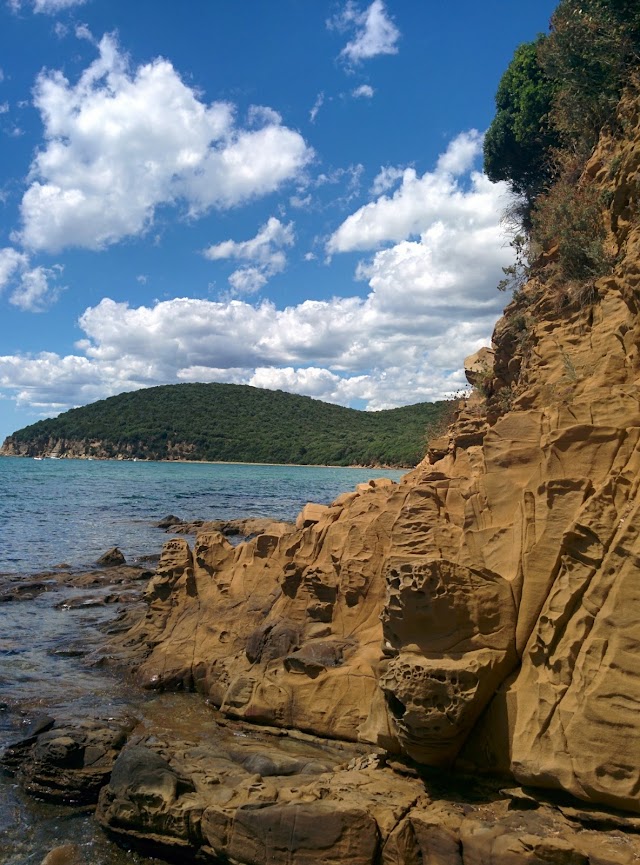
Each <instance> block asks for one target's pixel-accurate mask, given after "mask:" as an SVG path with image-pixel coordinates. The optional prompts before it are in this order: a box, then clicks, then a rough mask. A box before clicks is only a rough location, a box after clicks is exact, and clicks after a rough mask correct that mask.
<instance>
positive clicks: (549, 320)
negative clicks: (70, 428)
mask: <svg viewBox="0 0 640 865" xmlns="http://www.w3.org/2000/svg"><path fill="white" fill-rule="evenodd" d="M622 110H623V112H624V119H625V125H626V128H627V130H628V135H627V137H626V138H625V140H624V141H622V142H619V141H614V140H608V139H606V140H603V141H602V142H601V145H600V147H599V148H598V150H597V151H596V153H595V154H594V156H593V158H592V159H591V161H590V163H589V165H588V167H587V175H586V179H585V182H590V183H595V184H598V185H599V186H600V188H601V189H602V190H603V192H605V193H606V195H604V196H603V201H605V202H607V203H608V209H607V211H606V213H605V217H606V219H607V221H608V226H609V228H610V237H609V241H608V242H609V244H610V246H611V251H612V253H613V254H615V256H616V260H617V264H616V266H615V269H614V271H613V273H612V274H611V275H610V276H607V277H605V278H601V279H599V280H598V281H597V283H596V284H595V286H592V287H588V289H585V287H584V286H567V285H561V284H559V283H558V282H557V280H556V279H554V276H553V268H552V266H551V264H548V265H544V264H541V266H540V268H539V270H538V274H537V276H536V277H535V278H534V279H532V280H531V281H530V282H529V283H528V285H526V286H525V287H524V288H523V289H522V290H521V291H520V292H519V293H518V296H517V299H515V300H514V301H513V302H512V303H511V304H510V306H509V307H508V308H507V310H506V312H505V316H504V317H503V318H502V319H501V321H500V322H499V323H498V325H497V327H496V330H495V334H494V347H493V352H488V351H485V352H483V355H482V356H481V357H480V358H474V359H472V360H471V362H470V364H469V376H470V378H471V380H473V381H475V382H476V384H477V386H478V387H479V388H480V389H481V391H482V397H481V396H480V395H478V394H476V396H474V397H472V398H470V399H469V400H467V401H465V402H464V403H463V404H462V405H461V410H460V413H459V416H458V419H457V421H456V423H455V424H454V425H453V427H452V428H451V430H450V432H449V434H448V435H447V436H445V437H443V438H442V439H439V440H437V441H436V442H433V443H432V449H431V451H430V454H429V456H428V457H427V458H426V459H425V460H424V461H423V462H422V463H421V464H420V465H419V466H418V468H417V469H415V470H414V471H412V472H411V473H410V474H408V475H407V476H406V477H405V478H404V479H403V480H402V482H401V483H399V484H393V483H391V482H388V481H377V482H373V483H371V484H369V485H365V486H363V487H360V488H358V489H357V490H356V491H355V492H353V493H349V494H345V495H343V496H341V497H340V498H339V499H337V500H336V501H335V502H334V503H333V504H332V505H331V506H330V507H328V508H324V509H321V508H320V509H319V508H316V509H315V510H313V509H312V510H309V511H307V512H306V514H305V512H303V514H302V515H301V517H300V519H299V521H298V527H297V529H296V531H295V532H292V533H290V534H285V535H283V536H276V535H273V536H270V535H262V536H261V537H259V538H256V539H255V540H254V541H252V542H250V543H248V544H244V545H241V546H240V547H237V548H233V547H231V546H230V545H229V544H228V542H227V541H226V540H225V539H224V537H222V536H221V535H219V534H216V533H204V534H201V535H199V536H198V538H197V541H196V543H195V547H194V549H193V550H191V549H190V547H189V545H188V543H187V541H186V540H173V541H170V542H169V543H168V544H167V545H166V546H165V550H164V553H163V556H162V560H161V564H160V568H159V570H158V573H157V575H156V577H155V578H154V580H153V581H152V582H151V584H150V586H149V589H148V599H149V602H150V603H149V611H148V614H147V616H146V618H145V619H144V620H143V621H142V622H140V623H139V624H138V625H136V626H135V627H134V629H133V631H132V632H131V633H130V634H129V635H128V637H127V642H128V645H129V647H132V648H133V649H135V648H136V647H137V650H138V651H139V652H142V653H143V655H144V658H143V660H142V661H141V662H139V667H138V677H139V680H140V681H141V682H142V683H143V684H144V685H146V686H148V687H164V688H175V687H189V688H190V687H194V688H196V689H197V690H198V691H199V692H200V693H201V694H202V695H203V696H204V697H206V698H207V699H208V700H209V701H210V702H211V703H213V704H214V705H216V706H219V707H221V708H222V710H223V712H225V713H226V714H227V715H230V716H233V717H237V718H243V719H247V720H251V721H257V722H262V723H265V724H270V725H274V726H284V727H296V728H298V729H300V730H306V731H311V732H314V733H316V734H320V735H324V736H329V737H336V738H341V739H350V740H359V741H361V742H369V743H373V744H375V745H380V746H382V747H384V748H385V749H387V750H390V751H395V752H399V753H402V754H404V755H407V756H408V757H410V758H413V759H414V760H416V761H418V762H420V763H426V764H429V765H433V766H451V765H453V764H456V762H457V765H460V766H466V767H469V766H473V767H480V768H482V769H491V770H494V771H502V772H510V773H511V774H512V775H513V776H514V777H515V778H516V779H517V780H518V781H519V782H520V783H522V784H526V785H530V786H534V787H546V788H557V789H560V790H563V791H566V792H569V793H571V794H573V795H575V796H577V797H579V798H581V799H584V800H589V801H592V802H599V803H604V804H606V805H609V806H615V807H617V808H622V809H627V810H630V811H635V812H640V712H639V708H640V536H639V531H640V388H639V376H640V353H639V348H640V320H639V317H638V312H639V304H640V220H639V218H638V210H637V208H638V203H637V202H638V190H639V189H640V118H639V115H638V101H637V100H632V99H629V100H628V101H627V102H626V103H624V104H623V107H622ZM552 258H553V253H552V252H551V254H550V255H549V256H548V261H549V262H552ZM429 861H431V860H429ZM434 861H435V860H434ZM437 861H440V860H437ZM447 861H448V860H447ZM465 861H466V860H465ZM478 861H480V860H478ZM482 861H485V860H484V859H483V860H482ZM487 861H489V860H487ZM491 861H493V860H491ZM510 861H511V860H510ZM527 861H528V860H527ZM532 861H533V860H532ZM535 861H538V860H535ZM554 861H555V860H554ZM571 861H573V860H571Z"/></svg>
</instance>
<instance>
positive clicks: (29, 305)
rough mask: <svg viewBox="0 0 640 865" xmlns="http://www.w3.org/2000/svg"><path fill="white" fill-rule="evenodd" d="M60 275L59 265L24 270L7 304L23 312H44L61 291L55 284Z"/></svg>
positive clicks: (60, 268)
mask: <svg viewBox="0 0 640 865" xmlns="http://www.w3.org/2000/svg"><path fill="white" fill-rule="evenodd" d="M61 273H62V267H61V266H60V265H55V266H54V267H42V266H40V267H34V268H32V269H31V270H25V271H24V273H23V274H22V275H21V277H20V283H19V285H18V286H16V288H15V289H14V290H13V292H12V293H11V295H10V297H9V303H11V304H13V305H14V306H17V307H18V308H19V309H22V310H24V311H25V312H44V311H45V310H46V309H48V308H49V307H50V306H52V305H53V304H54V303H55V302H56V300H57V299H58V297H59V294H60V292H61V291H62V288H61V287H60V286H59V285H57V284H56V280H57V279H58V277H59V275H60V274H61Z"/></svg>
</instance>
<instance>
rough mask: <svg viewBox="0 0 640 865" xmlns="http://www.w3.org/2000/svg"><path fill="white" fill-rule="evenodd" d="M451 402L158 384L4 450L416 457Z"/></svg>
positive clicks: (366, 459)
mask: <svg viewBox="0 0 640 865" xmlns="http://www.w3.org/2000/svg"><path fill="white" fill-rule="evenodd" d="M450 407H451V403H449V402H437V403H417V404H416V405H410V406H405V407H402V408H397V409H390V410H388V411H380V412H364V411H358V410H356V409H350V408H344V407H342V406H338V405H331V404H329V403H325V402H321V401H319V400H315V399H311V398H310V397H306V396H298V395H296V394H291V393H285V392H283V391H272V390H263V389H261V388H255V387H249V386H248V385H234V384H175V385H164V386H161V387H151V388H146V389H144V390H138V391H134V392H132V393H123V394H119V395H118V396H113V397H110V398H109V399H104V400H100V401H99V402H95V403H92V404H91V405H87V406H83V407H82V408H75V409H71V410H70V411H67V412H65V413H64V414H61V415H59V416H58V417H57V418H53V419H50V420H42V421H38V422H37V423H34V424H31V425H30V426H28V427H24V429H21V430H18V431H17V432H15V433H14V434H13V435H12V436H10V437H9V438H8V439H7V441H6V442H5V445H4V448H3V451H4V452H5V453H10V452H13V453H21V454H25V455H29V456H35V455H46V454H47V453H48V452H49V451H50V450H51V449H52V446H53V443H54V442H59V443H60V444H59V452H60V454H61V455H64V454H65V453H67V454H73V455H76V456H79V455H81V454H84V455H87V456H90V455H95V456H107V457H117V456H126V457H129V458H131V457H137V458H139V459H167V458H170V459H176V458H184V459H189V460H220V461H233V462H269V463H303V464H310V465H321V464H330V465H393V466H413V465H415V464H416V463H417V462H419V461H420V460H421V459H422V457H423V456H424V453H425V450H426V443H427V434H428V430H429V428H434V427H436V426H438V425H441V424H442V423H443V422H444V417H445V414H447V413H448V412H449V410H450Z"/></svg>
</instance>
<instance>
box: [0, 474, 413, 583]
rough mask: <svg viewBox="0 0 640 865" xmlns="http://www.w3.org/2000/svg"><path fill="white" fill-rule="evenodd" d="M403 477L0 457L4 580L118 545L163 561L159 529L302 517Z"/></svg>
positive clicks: (130, 554)
mask: <svg viewBox="0 0 640 865" xmlns="http://www.w3.org/2000/svg"><path fill="white" fill-rule="evenodd" d="M402 474H403V472H400V471H384V470H381V469H345V468H317V467H315V466H314V467H309V466H261V465H235V464H234V465H226V464H225V465H222V464H205V463H160V462H116V461H103V460H67V459H61V460H52V459H44V460H34V459H28V458H22V457H0V572H17V573H33V572H36V571H40V570H45V569H47V568H51V567H52V566H54V565H56V564H59V563H61V562H65V563H67V564H69V565H71V566H72V567H76V566H78V567H82V566H86V565H90V564H92V563H94V562H95V561H96V559H97V558H98V557H99V556H100V555H101V554H102V553H103V552H104V551H105V550H107V549H109V547H113V546H118V547H120V549H121V550H122V552H123V553H124V554H125V556H126V558H127V561H132V560H134V559H135V558H136V556H140V555H143V554H148V553H153V552H158V551H159V549H160V546H161V545H162V542H163V541H164V540H166V536H165V535H164V533H163V532H161V531H160V530H159V529H157V528H155V527H154V523H157V522H158V521H159V520H161V519H162V518H163V517H164V516H166V515H167V514H175V515H176V516H178V517H181V518H182V519H184V520H193V519H205V520H218V519H221V520H222V519H233V518H236V517H249V516H253V517H274V518H277V519H282V520H291V519H294V518H295V515H296V514H297V513H298V511H299V510H300V508H301V507H302V506H303V505H304V504H306V502H308V501H314V502H322V503H328V502H330V501H331V500H332V499H334V498H335V497H336V496H337V495H338V494H339V493H341V492H344V491H345V490H351V489H353V488H354V487H355V485H356V484H358V483H362V482H363V481H366V480H368V479H369V478H371V477H382V476H386V477H392V478H394V479H398V478H400V477H402Z"/></svg>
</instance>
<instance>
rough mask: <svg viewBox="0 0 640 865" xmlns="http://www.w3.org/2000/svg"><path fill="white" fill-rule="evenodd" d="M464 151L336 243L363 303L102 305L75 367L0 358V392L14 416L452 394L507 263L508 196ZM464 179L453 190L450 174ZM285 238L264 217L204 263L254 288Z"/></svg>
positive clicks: (94, 311) (369, 212) (353, 219)
mask: <svg viewBox="0 0 640 865" xmlns="http://www.w3.org/2000/svg"><path fill="white" fill-rule="evenodd" d="M469 141H475V142H476V145H474V146H475V150H474V152H475V153H476V156H478V153H479V151H478V148H479V143H478V142H479V141H480V138H479V136H477V134H476V133H467V134H465V136H460V137H458V138H457V139H456V140H455V141H454V142H452V143H451V145H450V147H449V148H448V149H447V151H446V153H445V154H443V156H442V157H441V159H440V160H439V161H438V162H437V164H436V166H435V168H434V169H433V171H432V172H430V173H427V174H424V175H423V176H422V177H418V176H417V174H416V172H415V171H413V170H412V169H405V170H403V172H402V176H401V178H400V185H399V186H398V188H397V190H396V192H395V193H394V194H393V195H392V196H391V197H388V196H385V195H381V196H379V197H378V198H377V199H376V200H375V201H373V202H371V204H369V205H366V206H365V207H364V208H361V209H360V210H358V211H357V212H356V213H354V214H352V215H351V216H350V217H349V218H348V219H347V220H345V222H344V223H343V225H342V226H340V227H339V228H338V229H337V231H336V232H335V233H334V235H333V237H332V238H331V240H330V246H331V247H332V251H333V252H334V254H338V253H340V252H342V251H350V250H370V252H369V254H368V255H367V256H366V257H364V258H363V259H362V260H361V261H360V262H359V264H358V265H357V267H356V270H355V276H356V278H357V279H359V280H361V281H362V282H363V283H364V284H365V286H366V287H365V289H364V291H363V292H362V294H361V295H358V294H356V293H352V294H351V295H348V296H335V297H333V298H331V299H328V300H306V301H304V302H302V303H298V304H295V305H291V306H287V307H284V308H279V307H278V306H276V304H274V303H273V302H270V301H268V300H262V301H260V302H257V303H250V302H248V301H247V300H246V299H245V300H241V299H237V298H227V299H223V300H218V301H212V300H202V299H194V298H188V297H182V298H174V299H171V300H163V301H159V302H154V303H153V304H150V305H149V306H138V307H135V306H131V305H130V304H127V303H120V302H116V301H114V300H111V299H108V298H105V299H103V300H102V301H101V302H100V303H98V304H97V305H95V306H92V307H90V308H88V309H87V310H86V311H85V312H84V313H83V315H82V316H81V317H80V319H79V322H78V324H79V326H80V328H81V330H82V331H83V339H82V340H80V342H79V343H78V344H77V346H76V348H77V352H78V353H77V355H74V356H70V357H58V356H56V355H52V354H46V355H41V356H36V357H30V356H29V357H22V358H16V357H13V356H9V357H5V358H0V386H1V387H3V388H4V389H5V390H11V389H13V391H14V392H15V393H17V394H18V397H19V399H20V400H21V401H22V402H25V401H27V400H28V399H31V400H33V401H34V403H35V402H38V403H47V402H48V403H51V404H61V403H66V401H67V400H69V399H72V400H73V401H72V402H70V403H68V404H71V405H76V404H81V403H83V402H87V401H88V400H89V399H90V398H91V399H96V398H98V396H107V395H109V394H111V393H116V392H118V391H119V390H126V389H133V388H137V387H144V386H147V385H152V384H160V383H171V382H177V381H191V380H196V381H197V380H199V381H232V382H235V383H246V384H253V385H257V386H260V387H271V388H281V389H285V390H290V391H293V392H296V393H306V394H309V395H311V396H315V397H317V398H321V399H325V400H329V401H333V402H339V403H343V404H349V403H352V402H353V401H354V400H359V401H364V402H365V404H366V405H367V406H368V407H369V408H371V409H382V408H390V407H392V406H396V405H403V404H406V403H411V402H419V401H424V400H430V399H437V398H441V397H443V396H445V395H447V394H451V393H453V392H455V391H458V390H460V389H461V388H463V387H464V384H465V379H464V373H463V370H462V361H463V359H464V357H465V356H466V355H468V354H470V353H472V352H474V351H476V350H477V349H478V348H479V347H480V346H481V345H486V344H488V342H489V339H490V335H491V330H492V327H493V324H494V322H495V320H496V319H497V317H498V315H499V313H500V310H501V305H502V302H503V296H502V295H501V294H500V293H499V292H497V291H496V285H497V283H498V281H499V279H500V277H501V275H502V271H501V268H502V267H503V266H505V265H507V264H509V263H510V260H511V254H512V253H511V250H510V249H509V247H508V245H505V241H504V237H503V236H502V233H501V228H500V218H501V213H502V210H503V207H504V204H505V196H506V194H507V193H506V187H505V186H504V184H492V183H490V182H489V181H488V180H487V179H486V178H485V177H484V176H483V175H481V174H479V173H478V172H477V171H474V170H473V164H472V163H471V162H470V157H469V156H468V154H467V155H464V154H465V153H467V151H468V147H467V143H468V142H469ZM462 166H467V171H466V173H465V174H464V176H463V175H460V174H454V173H453V170H454V169H455V171H460V170H462ZM347 229H348V230H347ZM292 236H293V228H292V226H287V225H283V224H282V223H281V222H280V221H279V220H277V219H276V218H275V217H272V219H270V220H269V221H268V222H267V223H266V224H265V225H264V226H262V228H261V229H260V230H259V231H258V233H257V234H256V236H255V237H253V238H251V239H249V240H243V241H234V240H228V241H223V242H222V243H218V244H214V245H213V246H212V247H210V248H209V250H208V253H209V257H210V258H212V259H213V260H237V261H240V262H243V263H244V266H245V268H246V269H247V270H249V269H250V268H255V269H256V273H254V274H250V273H249V274H246V275H245V276H244V277H242V278H246V279H247V280H250V279H251V278H252V276H253V277H254V278H257V279H259V277H260V273H261V271H260V269H261V268H262V267H263V266H265V262H266V263H267V264H266V266H267V267H269V266H271V265H270V264H269V262H270V260H271V258H270V257H271V255H272V254H273V253H274V252H278V251H279V252H282V248H283V247H285V246H286V245H287V243H288V241H289V239H291V238H292ZM381 246H382V248H381ZM0 261H1V259H0ZM238 279H240V277H238ZM58 366H59V368H60V376H59V378H57V377H56V376H55V374H54V373H55V369H56V368H57V367H58ZM74 377H75V378H74ZM73 381H75V382H76V389H75V391H74V390H73V387H72V383H73ZM70 394H73V397H70Z"/></svg>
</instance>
